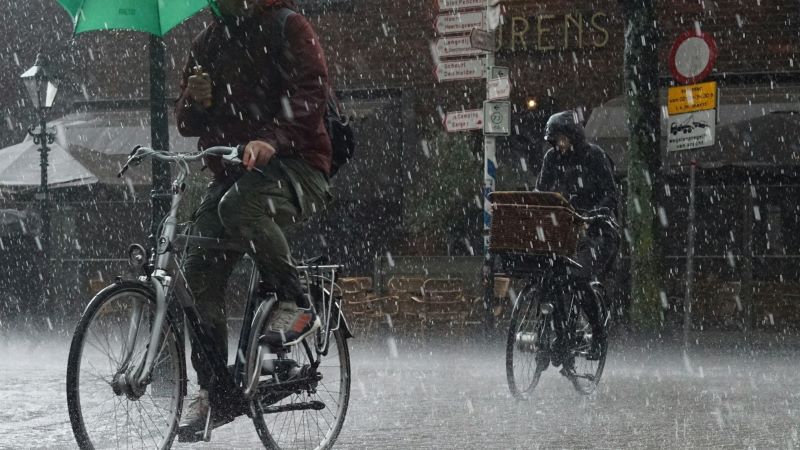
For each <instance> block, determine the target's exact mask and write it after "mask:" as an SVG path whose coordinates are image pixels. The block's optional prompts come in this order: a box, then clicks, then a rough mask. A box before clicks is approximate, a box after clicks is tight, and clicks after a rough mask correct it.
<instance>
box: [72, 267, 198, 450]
mask: <svg viewBox="0 0 800 450" xmlns="http://www.w3.org/2000/svg"><path fill="white" fill-rule="evenodd" d="M129 290H130V291H135V292H136V293H138V294H141V295H142V296H144V297H145V298H147V299H148V300H149V301H150V302H152V303H153V304H155V303H156V300H155V295H154V293H153V291H152V290H150V289H149V288H148V287H147V286H146V285H143V284H142V283H139V282H136V281H120V282H117V283H114V284H113V285H110V286H108V287H106V288H104V289H103V290H101V291H100V292H98V293H97V295H95V296H94V298H92V300H91V301H90V302H89V304H88V305H87V306H86V309H85V310H84V311H83V314H81V318H80V320H78V324H77V325H76V326H75V332H74V333H73V335H72V343H71V344H70V348H69V357H68V359H67V386H66V390H67V409H68V411H69V420H70V423H71V424H72V432H73V434H74V436H75V440H76V442H77V444H78V447H79V448H81V449H93V448H94V446H93V445H92V443H91V441H90V439H89V435H88V433H87V432H86V426H85V425H84V423H83V414H82V412H81V405H80V398H79V396H78V388H77V386H78V384H79V382H80V380H79V378H78V372H79V367H78V364H79V362H80V359H81V356H82V354H83V352H82V350H83V346H82V345H81V343H82V341H83V338H84V335H85V334H86V330H87V329H88V327H89V324H91V321H92V319H93V318H94V316H95V314H96V313H97V311H98V310H99V309H100V308H101V307H102V306H103V305H104V304H105V302H106V301H107V300H108V299H109V298H111V297H113V296H115V295H118V294H119V293H121V292H124V291H129ZM166 321H167V326H169V327H170V328H171V330H172V332H173V333H174V335H175V336H176V342H177V345H178V365H179V366H180V369H179V370H180V379H181V380H183V382H182V385H181V391H180V394H179V395H178V405H177V407H178V412H177V414H175V423H174V424H173V425H172V432H171V435H170V436H169V437H168V438H167V439H166V440H165V445H164V446H162V447H161V448H162V449H169V448H170V447H171V446H172V443H173V441H174V440H175V436H176V435H177V433H178V425H179V423H180V420H181V412H182V411H183V399H184V397H185V395H186V384H185V383H186V357H185V353H184V348H183V334H182V333H180V332H179V330H181V328H179V327H177V326H176V322H175V320H174V319H173V317H172V315H171V314H167V317H166Z"/></svg>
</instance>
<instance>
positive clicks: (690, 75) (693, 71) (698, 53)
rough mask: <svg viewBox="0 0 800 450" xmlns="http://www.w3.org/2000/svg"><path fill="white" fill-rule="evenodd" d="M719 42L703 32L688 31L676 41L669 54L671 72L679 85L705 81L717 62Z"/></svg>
mask: <svg viewBox="0 0 800 450" xmlns="http://www.w3.org/2000/svg"><path fill="white" fill-rule="evenodd" d="M717 54H718V50H717V42H716V41H715V40H714V38H713V37H712V36H711V35H710V34H708V33H704V32H702V31H687V32H685V33H683V34H681V35H680V36H678V39H676V40H675V43H674V44H672V49H670V52H669V70H670V72H671V73H672V76H673V77H674V78H675V80H677V81H678V82H679V83H683V84H691V83H697V82H698V81H703V80H704V79H705V78H706V77H708V75H709V74H710V73H711V69H713V68H714V63H715V62H716V61H717Z"/></svg>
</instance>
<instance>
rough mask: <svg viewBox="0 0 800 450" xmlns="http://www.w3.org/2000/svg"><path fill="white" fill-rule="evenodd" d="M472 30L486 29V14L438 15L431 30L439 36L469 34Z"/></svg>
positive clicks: (472, 12) (478, 12) (479, 12)
mask: <svg viewBox="0 0 800 450" xmlns="http://www.w3.org/2000/svg"><path fill="white" fill-rule="evenodd" d="M473 28H480V29H484V28H486V13H485V12H483V11H468V12H454V13H445V14H439V15H437V16H436V19H435V20H434V21H433V29H434V30H436V32H437V33H439V34H442V35H444V34H459V33H469V32H470V31H472V29H473Z"/></svg>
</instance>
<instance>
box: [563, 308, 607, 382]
mask: <svg viewBox="0 0 800 450" xmlns="http://www.w3.org/2000/svg"><path fill="white" fill-rule="evenodd" d="M597 295H598V299H599V300H600V305H599V307H600V317H601V320H603V318H605V317H606V310H605V298H604V297H603V294H602V292H597ZM567 323H568V324H569V326H570V327H571V330H572V333H573V334H574V335H575V336H576V345H575V347H573V349H572V358H573V360H572V362H571V366H572V367H570V368H569V369H567V370H566V372H565V375H566V376H567V378H568V379H569V380H570V382H572V386H573V387H574V388H575V390H576V391H577V392H578V393H580V394H583V395H590V394H592V393H593V392H595V390H596V389H597V386H598V384H600V379H601V378H602V376H603V369H604V368H605V365H606V355H607V354H608V338H607V335H608V333H606V335H605V336H602V337H599V339H601V341H600V355H599V357H598V359H597V360H589V359H587V358H586V355H587V348H586V347H587V346H589V345H591V342H590V341H586V340H585V339H584V337H585V335H586V332H587V330H589V328H590V325H589V320H588V316H587V315H586V313H585V312H584V311H583V307H582V306H580V302H577V305H576V308H574V311H570V316H569V319H568V322H567ZM603 326H605V323H604V324H603ZM591 339H598V337H596V336H592V338H591ZM579 341H580V342H579ZM581 361H583V362H581Z"/></svg>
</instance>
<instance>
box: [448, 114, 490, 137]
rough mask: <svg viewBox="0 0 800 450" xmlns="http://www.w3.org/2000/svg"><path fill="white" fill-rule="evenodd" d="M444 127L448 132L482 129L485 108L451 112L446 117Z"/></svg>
mask: <svg viewBox="0 0 800 450" xmlns="http://www.w3.org/2000/svg"><path fill="white" fill-rule="evenodd" d="M444 128H445V130H447V132H448V133H454V132H457V131H469V130H480V129H482V128H483V110H480V109H469V110H466V111H455V112H449V113H447V114H446V115H445V118H444Z"/></svg>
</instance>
